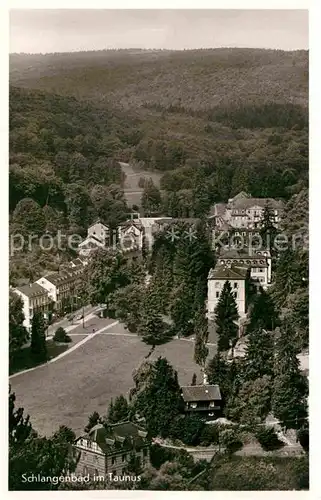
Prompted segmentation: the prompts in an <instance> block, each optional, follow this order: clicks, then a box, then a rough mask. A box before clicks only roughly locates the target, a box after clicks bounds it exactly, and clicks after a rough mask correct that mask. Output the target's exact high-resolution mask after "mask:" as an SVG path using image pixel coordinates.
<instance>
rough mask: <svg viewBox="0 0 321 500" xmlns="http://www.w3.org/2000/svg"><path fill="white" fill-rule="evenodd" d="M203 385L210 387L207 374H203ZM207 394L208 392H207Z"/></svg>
mask: <svg viewBox="0 0 321 500" xmlns="http://www.w3.org/2000/svg"><path fill="white" fill-rule="evenodd" d="M203 385H208V379H207V375H206V373H205V372H204V374H203ZM205 392H207V390H206V391H205Z"/></svg>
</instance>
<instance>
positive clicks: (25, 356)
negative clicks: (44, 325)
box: [9, 335, 86, 375]
mask: <svg viewBox="0 0 321 500" xmlns="http://www.w3.org/2000/svg"><path fill="white" fill-rule="evenodd" d="M85 337H86V335H77V336H74V337H71V342H69V343H66V344H62V343H59V342H58V343H57V342H54V341H53V340H48V341H47V352H48V360H51V359H54V358H56V357H57V356H59V355H60V354H62V353H63V352H65V351H67V350H68V349H70V348H71V347H73V346H74V345H75V344H77V343H78V342H80V340H82V339H83V338H85ZM39 364H42V362H41V363H39ZM35 366H37V364H35V362H34V360H33V359H32V355H31V351H30V346H27V347H25V348H24V349H22V350H21V351H19V353H18V355H17V356H16V357H15V358H14V359H13V361H12V363H11V365H10V369H9V374H10V375H13V374H14V373H18V372H20V371H23V370H29V369H30V368H34V367H35Z"/></svg>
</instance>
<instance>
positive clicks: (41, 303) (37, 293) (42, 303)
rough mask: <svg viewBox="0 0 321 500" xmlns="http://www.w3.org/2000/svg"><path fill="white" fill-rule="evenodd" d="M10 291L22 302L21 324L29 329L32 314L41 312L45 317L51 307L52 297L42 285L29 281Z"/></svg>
mask: <svg viewBox="0 0 321 500" xmlns="http://www.w3.org/2000/svg"><path fill="white" fill-rule="evenodd" d="M12 291H13V292H14V293H16V294H17V295H19V296H20V298H21V300H22V304H23V308H22V310H23V314H24V317H25V319H24V321H23V326H24V327H25V328H27V329H28V330H30V328H31V323H32V318H33V315H34V314H35V313H36V312H41V313H42V314H43V316H44V317H45V318H48V316H49V314H50V313H51V311H52V308H53V302H52V299H51V297H50V295H49V293H48V291H47V290H46V288H44V287H43V286H41V285H39V284H38V283H30V284H29V285H22V286H18V287H16V288H13V289H12Z"/></svg>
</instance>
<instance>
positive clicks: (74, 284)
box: [36, 264, 84, 311]
mask: <svg viewBox="0 0 321 500" xmlns="http://www.w3.org/2000/svg"><path fill="white" fill-rule="evenodd" d="M83 273H84V266H83V265H82V264H80V265H75V266H74V267H69V268H68V269H62V270H61V271H59V272H56V273H51V274H48V275H46V276H42V277H41V278H39V279H38V280H37V281H36V283H38V284H39V285H41V286H42V287H44V288H45V289H46V290H47V291H48V294H49V296H50V297H51V299H52V300H53V301H54V302H55V307H56V310H57V311H60V310H61V309H63V307H64V304H66V303H67V302H69V301H71V302H72V301H75V303H76V302H77V297H78V293H79V290H80V288H81V285H82V281H83Z"/></svg>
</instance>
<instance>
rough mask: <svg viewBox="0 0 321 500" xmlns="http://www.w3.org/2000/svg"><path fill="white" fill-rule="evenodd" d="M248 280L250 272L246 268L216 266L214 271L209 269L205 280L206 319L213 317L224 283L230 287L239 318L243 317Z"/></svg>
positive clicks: (245, 309) (245, 308)
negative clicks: (227, 283)
mask: <svg viewBox="0 0 321 500" xmlns="http://www.w3.org/2000/svg"><path fill="white" fill-rule="evenodd" d="M249 280H250V270H249V268H247V267H237V266H234V265H230V264H229V265H221V264H218V265H216V266H215V268H214V269H211V270H210V272H209V275H208V279H207V315H208V318H209V319H212V318H213V317H214V311H215V308H216V306H217V304H218V301H219V299H220V295H221V293H222V290H223V287H224V284H225V282H226V281H229V283H230V285H231V288H232V293H233V295H234V297H235V302H236V305H237V310H238V313H239V316H240V317H241V318H242V317H244V316H245V314H246V311H247V295H248V283H249Z"/></svg>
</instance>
